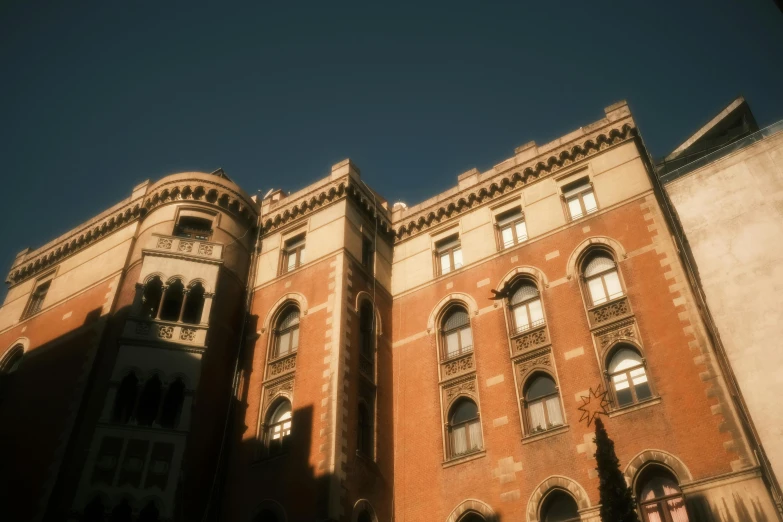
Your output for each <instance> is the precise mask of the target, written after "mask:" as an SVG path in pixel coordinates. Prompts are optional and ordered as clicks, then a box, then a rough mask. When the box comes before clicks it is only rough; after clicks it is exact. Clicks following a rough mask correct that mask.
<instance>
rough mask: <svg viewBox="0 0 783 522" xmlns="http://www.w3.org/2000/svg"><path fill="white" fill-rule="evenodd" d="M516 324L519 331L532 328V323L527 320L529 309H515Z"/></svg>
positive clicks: (524, 307)
mask: <svg viewBox="0 0 783 522" xmlns="http://www.w3.org/2000/svg"><path fill="white" fill-rule="evenodd" d="M514 324H515V325H516V327H517V330H519V331H523V330H527V329H528V328H530V323H529V322H528V320H527V307H526V306H517V307H516V308H514Z"/></svg>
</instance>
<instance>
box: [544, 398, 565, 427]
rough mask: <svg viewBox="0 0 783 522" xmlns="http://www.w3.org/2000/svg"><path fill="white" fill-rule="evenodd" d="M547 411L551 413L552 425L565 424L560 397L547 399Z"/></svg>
mask: <svg viewBox="0 0 783 522" xmlns="http://www.w3.org/2000/svg"><path fill="white" fill-rule="evenodd" d="M546 412H547V414H548V415H549V422H550V424H552V426H560V425H561V424H563V412H562V410H561V409H560V398H559V397H552V398H550V399H547V400H546Z"/></svg>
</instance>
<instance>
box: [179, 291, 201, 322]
mask: <svg viewBox="0 0 783 522" xmlns="http://www.w3.org/2000/svg"><path fill="white" fill-rule="evenodd" d="M203 311H204V287H203V286H202V285H201V283H196V284H195V285H193V286H191V287H190V289H189V290H188V295H187V296H186V297H185V307H184V309H183V310H182V322H183V323H188V324H199V323H200V322H201V313H202V312H203Z"/></svg>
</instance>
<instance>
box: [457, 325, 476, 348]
mask: <svg viewBox="0 0 783 522" xmlns="http://www.w3.org/2000/svg"><path fill="white" fill-rule="evenodd" d="M459 335H460V338H461V340H462V349H463V350H464V349H466V348H470V347H471V346H473V330H471V329H470V328H463V329H462V330H460V331H459Z"/></svg>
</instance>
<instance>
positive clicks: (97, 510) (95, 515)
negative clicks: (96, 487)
mask: <svg viewBox="0 0 783 522" xmlns="http://www.w3.org/2000/svg"><path fill="white" fill-rule="evenodd" d="M105 513H106V508H105V507H104V505H103V499H102V498H101V497H100V495H96V496H95V497H94V498H93V499H92V500H91V501H90V503H89V504H87V506H86V507H85V508H84V516H83V517H82V521H83V522H104V520H106V516H105Z"/></svg>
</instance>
